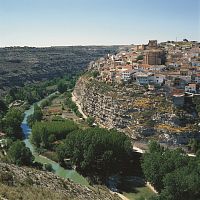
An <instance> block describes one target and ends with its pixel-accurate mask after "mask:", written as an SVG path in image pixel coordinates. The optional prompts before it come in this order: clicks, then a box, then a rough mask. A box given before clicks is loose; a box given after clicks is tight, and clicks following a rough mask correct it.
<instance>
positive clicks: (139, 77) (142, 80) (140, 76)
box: [135, 72, 149, 85]
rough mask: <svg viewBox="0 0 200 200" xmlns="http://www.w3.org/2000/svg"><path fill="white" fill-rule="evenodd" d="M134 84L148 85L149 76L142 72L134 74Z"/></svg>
mask: <svg viewBox="0 0 200 200" xmlns="http://www.w3.org/2000/svg"><path fill="white" fill-rule="evenodd" d="M135 78H136V82H137V83H139V84H140V85H143V84H148V83H149V74H146V73H143V72H137V73H135Z"/></svg>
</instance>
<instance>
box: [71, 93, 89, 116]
mask: <svg viewBox="0 0 200 200" xmlns="http://www.w3.org/2000/svg"><path fill="white" fill-rule="evenodd" d="M72 101H73V102H74V103H75V104H76V105H77V107H78V111H79V112H80V113H81V114H82V115H83V118H85V119H87V116H86V115H85V113H84V112H83V110H82V108H81V106H80V104H79V102H78V100H77V98H76V97H75V96H74V93H72Z"/></svg>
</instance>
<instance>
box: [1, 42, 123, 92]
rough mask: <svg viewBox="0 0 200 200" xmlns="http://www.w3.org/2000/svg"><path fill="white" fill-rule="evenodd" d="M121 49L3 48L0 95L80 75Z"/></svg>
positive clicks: (82, 47)
mask: <svg viewBox="0 0 200 200" xmlns="http://www.w3.org/2000/svg"><path fill="white" fill-rule="evenodd" d="M118 48H119V47H118V46H110V47H104V46H87V47H84V46H74V47H73V46H72V47H50V48H30V47H23V48H22V47H10V48H0V94H1V93H3V92H4V91H6V90H8V89H9V88H11V87H13V86H23V85H24V84H28V83H33V82H37V81H41V80H47V79H52V78H55V77H60V76H63V75H65V74H72V75H73V74H77V73H78V72H81V71H83V70H84V69H85V68H86V67H87V66H88V64H89V63H90V62H91V61H93V60H95V59H97V58H99V57H102V56H105V55H106V54H108V53H114V52H115V51H116V50H117V49H118Z"/></svg>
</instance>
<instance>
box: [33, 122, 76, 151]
mask: <svg viewBox="0 0 200 200" xmlns="http://www.w3.org/2000/svg"><path fill="white" fill-rule="evenodd" d="M77 129H78V126H77V125H76V124H75V123H74V122H73V121H70V120H63V121H49V122H36V123H35V124H34V125H33V127H32V134H31V142H32V143H33V144H34V145H35V146H36V148H38V149H51V148H52V146H53V142H55V141H58V140H62V139H65V138H66V136H67V135H68V134H69V133H71V132H72V131H74V130H77Z"/></svg>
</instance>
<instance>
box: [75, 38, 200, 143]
mask: <svg viewBox="0 0 200 200" xmlns="http://www.w3.org/2000/svg"><path fill="white" fill-rule="evenodd" d="M199 85H200V44H199V43H198V42H196V41H188V40H187V39H184V40H183V41H179V42H175V41H167V42H162V43H159V44H158V42H157V40H150V41H149V43H148V44H145V45H144V44H143V45H131V46H130V47H129V48H128V49H127V50H126V51H124V50H123V51H120V52H119V53H117V54H116V55H107V56H106V57H104V58H100V59H98V60H97V61H95V62H91V63H90V66H89V69H88V72H87V73H86V74H85V75H83V76H82V77H81V78H80V79H79V81H78V82H77V84H76V87H75V90H74V96H75V97H76V99H77V102H78V103H79V104H80V106H81V107H82V109H83V111H84V113H85V114H86V115H88V116H92V117H94V118H95V120H96V122H97V123H98V124H99V125H101V126H103V127H106V128H110V129H112V128H116V129H118V130H120V131H122V132H125V133H126V134H128V135H129V136H130V137H131V138H133V139H134V140H135V139H136V140H140V141H141V140H146V139H152V138H153V139H156V140H158V141H160V143H165V144H167V145H181V144H183V145H184V144H188V142H189V141H190V140H191V139H194V138H195V139H199V136H200V135H199V115H198V112H200V109H199V108H200V107H199V103H198V102H199V95H200V90H199Z"/></svg>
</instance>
